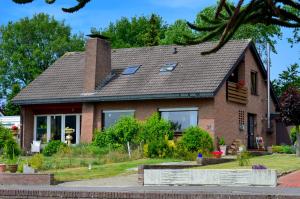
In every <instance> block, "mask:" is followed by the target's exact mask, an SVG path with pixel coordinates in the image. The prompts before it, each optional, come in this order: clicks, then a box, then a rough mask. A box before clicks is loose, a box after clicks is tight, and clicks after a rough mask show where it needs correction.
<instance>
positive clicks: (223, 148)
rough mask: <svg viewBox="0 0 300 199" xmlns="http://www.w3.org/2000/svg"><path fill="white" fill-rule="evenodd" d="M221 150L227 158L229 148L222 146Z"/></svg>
mask: <svg viewBox="0 0 300 199" xmlns="http://www.w3.org/2000/svg"><path fill="white" fill-rule="evenodd" d="M220 150H221V152H222V156H225V155H226V154H227V146H226V145H221V146H220Z"/></svg>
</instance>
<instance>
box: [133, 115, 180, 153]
mask: <svg viewBox="0 0 300 199" xmlns="http://www.w3.org/2000/svg"><path fill="white" fill-rule="evenodd" d="M172 129H173V126H172V124H171V123H170V122H169V121H167V120H164V119H162V118H161V117H160V116H159V114H158V113H154V114H153V115H152V116H151V117H149V118H148V119H147V120H146V121H145V122H144V123H143V125H142V132H141V134H140V135H139V140H140V141H143V142H144V143H145V144H146V152H145V151H144V154H145V156H146V157H151V158H154V157H160V158H164V157H170V156H172V151H173V150H172V148H171V147H169V145H168V140H170V139H173V137H174V132H173V130H172ZM144 148H145V147H144Z"/></svg>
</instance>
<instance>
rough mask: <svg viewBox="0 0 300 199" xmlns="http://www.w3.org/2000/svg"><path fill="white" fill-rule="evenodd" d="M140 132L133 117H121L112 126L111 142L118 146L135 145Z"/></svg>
mask: <svg viewBox="0 0 300 199" xmlns="http://www.w3.org/2000/svg"><path fill="white" fill-rule="evenodd" d="M140 130H141V125H140V123H139V122H138V121H137V120H136V119H135V118H133V117H121V118H120V120H119V121H118V122H117V123H116V124H114V125H113V126H112V129H111V130H110V131H109V132H111V131H112V141H113V142H114V143H118V144H127V142H130V143H135V142H136V138H137V135H138V134H139V132H140Z"/></svg>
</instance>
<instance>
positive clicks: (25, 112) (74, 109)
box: [21, 103, 82, 151]
mask: <svg viewBox="0 0 300 199" xmlns="http://www.w3.org/2000/svg"><path fill="white" fill-rule="evenodd" d="M81 112H82V110H81V104H79V103H76V104H71V103H70V104H44V105H28V106H22V108H21V115H22V129H21V131H22V132H21V133H22V136H21V138H22V141H21V143H22V148H23V149H24V150H26V151H30V149H31V143H32V141H33V135H34V115H44V114H66V113H81Z"/></svg>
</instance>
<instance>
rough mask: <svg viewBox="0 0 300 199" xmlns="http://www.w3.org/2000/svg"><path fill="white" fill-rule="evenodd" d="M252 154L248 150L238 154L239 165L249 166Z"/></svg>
mask: <svg viewBox="0 0 300 199" xmlns="http://www.w3.org/2000/svg"><path fill="white" fill-rule="evenodd" d="M250 158H251V155H250V153H249V152H248V151H243V152H241V153H240V154H239V155H238V156H237V160H238V163H239V166H248V165H249V164H250Z"/></svg>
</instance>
